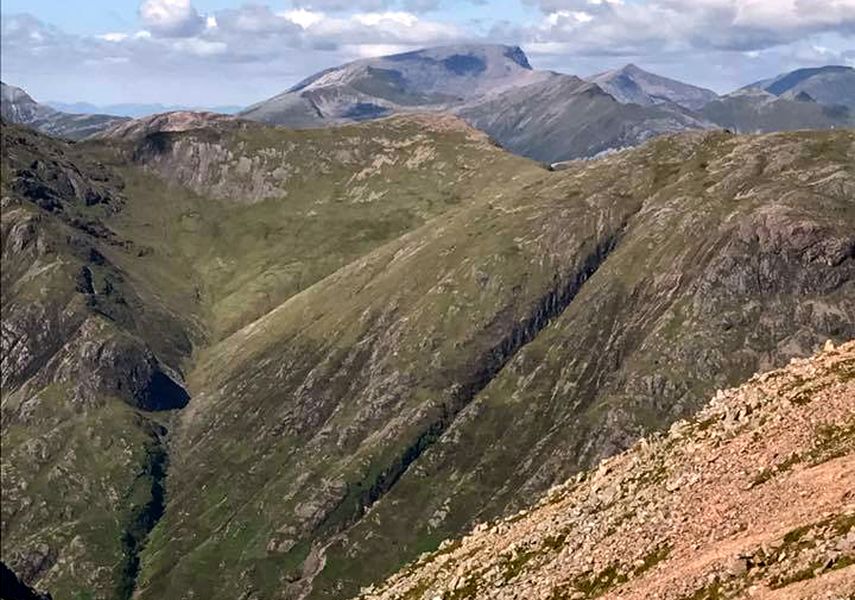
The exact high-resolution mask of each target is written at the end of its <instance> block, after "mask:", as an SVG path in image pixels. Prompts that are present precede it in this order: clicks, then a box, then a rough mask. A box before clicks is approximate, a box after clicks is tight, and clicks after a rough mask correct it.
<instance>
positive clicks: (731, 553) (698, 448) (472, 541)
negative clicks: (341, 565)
mask: <svg viewBox="0 0 855 600" xmlns="http://www.w3.org/2000/svg"><path fill="white" fill-rule="evenodd" d="M853 426H855V342H849V343H847V344H844V345H842V346H840V347H839V348H835V346H834V344H833V343H831V342H829V343H828V344H826V345H825V348H824V350H823V351H822V352H821V353H819V354H817V355H815V356H813V357H811V358H808V359H794V360H792V361H791V362H790V364H789V365H788V366H786V367H785V368H783V369H779V370H776V371H769V372H766V373H763V374H758V375H754V376H753V377H752V378H751V379H750V380H749V381H748V382H747V383H745V384H743V385H742V386H740V387H737V388H729V389H725V390H718V391H717V392H716V394H715V396H714V397H713V398H712V399H711V400H710V402H709V403H708V404H707V405H706V406H705V407H704V408H703V409H702V410H700V411H699V412H698V413H697V414H696V415H695V416H694V417H693V418H691V419H689V420H681V421H677V422H675V423H674V424H673V425H671V427H670V429H669V430H668V432H667V433H664V434H658V435H654V436H651V437H646V438H643V439H642V440H640V441H639V442H638V443H636V444H635V445H634V446H633V447H632V448H630V449H629V450H628V451H626V452H624V453H622V454H620V455H618V456H615V457H613V458H610V459H607V460H604V461H603V462H602V463H600V465H599V466H598V467H597V468H596V469H592V470H590V471H587V472H584V473H580V474H579V475H577V476H576V477H574V478H573V479H570V480H569V481H567V482H565V483H563V484H560V485H557V486H555V487H553V488H551V489H550V490H549V492H548V493H546V494H545V495H544V496H543V497H542V498H541V499H540V500H539V501H538V502H537V503H536V505H535V506H534V507H532V508H529V509H525V510H522V511H519V512H517V513H515V514H513V515H510V516H507V517H505V518H502V519H498V520H495V521H491V522H483V523H480V524H478V525H477V526H475V527H474V529H473V530H472V531H471V532H470V533H469V535H467V536H466V537H462V538H459V539H455V540H447V541H444V542H443V543H441V544H440V546H439V548H438V549H437V550H436V551H435V552H431V553H426V554H424V555H422V556H421V557H419V559H418V560H416V561H415V562H413V563H411V564H410V565H408V566H407V567H405V568H404V569H403V570H401V571H400V572H399V573H398V574H396V575H395V576H393V577H391V578H390V579H389V580H388V581H387V582H385V583H384V584H381V585H378V586H371V587H368V588H366V589H363V591H362V593H361V594H360V595H359V598H360V599H361V600H400V599H404V598H406V599H412V600H417V599H452V598H453V599H460V600H462V599H465V598H471V599H478V598H496V599H499V598H507V599H512V598H514V599H515V598H532V599H551V600H559V599H573V600H582V599H585V598H603V599H606V598H615V599H617V598H621V599H626V600H629V599H638V600H643V599H647V598H659V599H662V600H670V599H674V600H689V599H702V598H703V599H713V598H715V599H724V598H778V599H783V598H792V599H796V598H802V599H805V600H808V599H812V600H819V599H822V598H825V599H829V600H830V599H837V600H843V599H844V598H852V597H853V596H855V488H853V485H852V484H853V482H855V443H853V442H855V438H853Z"/></svg>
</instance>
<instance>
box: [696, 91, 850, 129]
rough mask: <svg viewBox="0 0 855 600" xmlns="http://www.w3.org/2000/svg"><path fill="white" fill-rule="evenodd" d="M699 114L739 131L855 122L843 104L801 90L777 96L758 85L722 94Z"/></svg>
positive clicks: (824, 126) (822, 126)
mask: <svg viewBox="0 0 855 600" xmlns="http://www.w3.org/2000/svg"><path fill="white" fill-rule="evenodd" d="M700 114H701V115H703V116H704V117H705V118H706V119H709V120H710V121H712V122H714V123H716V124H718V125H720V126H721V127H727V128H729V129H732V130H734V131H737V132H741V133H758V132H769V131H794V130H798V129H835V128H841V127H853V126H855V112H853V111H852V110H850V109H849V108H847V107H846V106H842V105H834V106H829V105H824V104H820V103H818V102H816V101H814V99H813V98H812V97H810V96H808V95H804V94H800V95H798V96H796V97H793V98H790V97H787V96H782V97H779V96H776V95H775V94H772V93H770V92H766V91H764V90H761V89H757V88H752V89H747V90H742V91H739V92H735V93H733V94H729V95H727V96H722V97H721V98H719V99H718V100H714V101H712V102H710V103H709V104H707V105H706V106H705V107H704V108H703V109H702V110H701V111H700Z"/></svg>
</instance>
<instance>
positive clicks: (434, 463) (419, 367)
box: [140, 133, 855, 598]
mask: <svg viewBox="0 0 855 600" xmlns="http://www.w3.org/2000/svg"><path fill="white" fill-rule="evenodd" d="M852 145H853V137H852V135H851V134H849V133H826V134H799V135H791V136H785V135H779V136H769V137H760V138H740V137H735V136H729V135H727V134H724V133H714V134H694V135H689V136H681V137H675V138H667V139H662V140H658V141H656V142H654V143H652V144H650V145H648V146H645V147H644V148H642V149H639V150H637V151H633V152H627V153H621V154H620V155H617V156H615V157H610V158H608V159H605V160H602V161H595V162H591V163H577V164H574V165H571V166H570V168H568V169H567V170H565V171H561V172H558V173H550V172H547V171H544V170H542V169H538V168H536V167H535V166H533V165H529V166H527V167H524V168H523V169H522V170H519V171H517V173H516V176H515V178H511V179H509V180H508V179H506V180H504V181H496V182H494V183H492V184H491V183H485V184H482V185H481V186H480V187H479V188H478V192H477V193H475V194H473V196H472V197H471V199H470V200H469V201H468V202H467V203H466V204H463V205H461V206H460V207H459V208H458V209H455V210H452V211H449V212H448V213H446V214H443V215H441V216H439V217H437V218H436V219H434V220H433V221H431V222H429V223H427V224H426V225H425V226H423V227H422V228H420V229H417V230H414V231H412V232H411V233H409V234H407V235H405V236H403V237H401V238H399V239H398V240H395V241H394V242H391V243H389V244H387V245H384V246H382V247H379V248H378V249H376V250H375V251H373V252H371V253H370V254H367V255H365V256H364V257H363V258H361V259H359V260H356V261H354V262H352V263H351V264H349V265H347V266H345V267H344V268H342V269H340V270H339V271H337V272H336V273H334V274H333V275H331V276H329V277H327V278H325V279H323V280H321V281H319V282H318V283H317V284H315V285H313V286H311V287H310V288H307V289H305V290H304V291H303V292H300V293H299V294H296V295H294V296H292V297H291V299H290V300H288V301H287V302H285V303H284V304H282V305H281V306H279V307H278V308H276V309H274V310H273V311H271V312H270V313H268V314H267V315H265V316H264V317H262V318H261V319H259V320H258V321H256V322H254V323H252V324H250V325H248V326H247V327H244V328H243V329H240V330H238V331H237V332H236V333H235V334H233V335H231V336H229V337H228V338H225V339H223V340H222V341H221V342H220V343H218V344H216V345H215V346H213V347H212V348H210V349H209V350H207V351H205V352H204V353H203V354H202V355H201V356H200V361H199V363H198V367H197V368H196V369H195V370H194V373H193V374H192V376H191V377H190V388H191V390H192V392H193V398H194V400H193V402H192V403H191V405H190V406H189V407H188V409H187V410H186V411H185V413H184V414H183V416H182V419H181V425H180V430H179V431H178V432H177V433H176V436H177V437H176V438H175V448H174V449H175V451H174V454H173V457H174V458H173V460H172V463H171V470H170V479H169V486H168V487H169V489H170V490H172V495H171V496H170V500H169V502H168V504H167V509H166V512H165V514H164V518H163V519H162V520H161V521H160V522H159V523H158V526H157V527H156V528H155V530H154V532H153V535H152V537H151V539H150V541H149V544H148V546H147V547H146V549H145V551H144V557H143V571H142V577H141V579H140V585H141V590H140V597H141V598H170V597H179V596H180V595H181V594H182V593H183V590H187V589H192V590H194V591H195V593H197V594H199V595H203V596H206V597H212V598H219V597H222V598H231V597H240V596H241V595H244V594H246V595H249V596H250V597H252V596H258V597H277V596H278V597H284V598H297V597H312V598H340V597H342V596H343V595H345V594H347V593H353V592H355V591H356V590H357V589H358V587H359V586H360V585H364V584H367V583H370V582H371V581H372V580H374V579H376V578H377V577H379V576H380V575H382V574H384V573H388V572H390V571H391V570H393V569H394V568H396V566H398V565H400V564H401V562H403V561H405V560H407V559H408V558H410V557H414V556H416V555H418V554H419V553H420V552H423V551H426V550H430V549H432V548H434V547H435V546H436V544H438V543H439V541H440V540H441V539H443V538H445V537H447V536H448V535H451V534H454V533H455V532H459V531H462V530H465V528H467V527H468V526H470V524H471V523H472V522H473V521H474V520H475V519H479V518H489V517H492V516H497V515H501V514H504V513H506V512H507V511H512V510H515V509H516V508H519V507H520V506H522V505H524V504H525V503H526V501H527V499H528V498H531V497H532V495H533V494H536V493H537V492H538V491H539V490H542V489H545V488H547V487H549V486H550V485H551V484H552V483H554V482H556V481H561V480H563V479H564V478H566V477H567V476H568V475H570V474H572V473H573V472H575V471H577V470H578V469H581V468H584V467H586V466H588V465H591V464H593V463H595V462H596V461H597V460H599V459H600V458H602V457H603V456H607V455H609V454H612V453H614V452H616V451H619V450H621V449H623V448H625V447H626V446H627V445H628V444H629V443H631V441H632V440H633V439H635V438H636V437H637V436H638V435H640V434H641V433H643V432H644V431H648V430H651V429H655V428H658V427H661V426H663V425H666V424H667V423H669V422H671V421H672V420H674V419H677V418H679V417H681V416H685V415H688V414H691V412H692V411H693V410H694V409H696V408H697V407H698V406H699V405H700V403H701V402H702V400H703V398H704V397H705V396H706V394H707V393H709V392H710V391H711V390H714V389H715V388H716V387H720V386H722V385H726V384H728V383H732V382H735V381H738V380H739V379H740V378H742V377H744V376H745V375H746V374H750V373H751V372H753V371H754V370H756V369H757V368H758V367H760V366H762V365H769V364H776V363H781V362H783V361H785V360H786V359H788V358H790V357H792V356H796V355H799V354H802V353H804V352H808V351H810V349H811V348H813V347H815V346H816V345H817V344H818V343H819V342H820V340H822V339H824V338H825V337H834V338H836V339H840V338H850V337H855V331H853V328H852V323H853V322H855V319H853V315H855V306H853V298H855V293H853V279H855V261H853V256H852V248H853V246H855V239H853V235H852V228H851V223H852V222H853V219H855V215H853V213H852V210H853V207H852V205H851V202H850V201H849V199H850V198H851V190H852V186H853V181H852V176H853V174H852V169H851V164H852V160H851V158H852V151H853V150H852ZM628 174H629V175H628ZM248 440H251V442H249V441H248ZM215 566H216V567H215Z"/></svg>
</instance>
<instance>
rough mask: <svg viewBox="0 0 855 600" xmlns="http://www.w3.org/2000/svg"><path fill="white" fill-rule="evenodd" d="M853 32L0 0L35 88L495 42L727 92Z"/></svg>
mask: <svg viewBox="0 0 855 600" xmlns="http://www.w3.org/2000/svg"><path fill="white" fill-rule="evenodd" d="M853 36H855V0H253V1H252V2H249V3H244V2H241V1H239V0H85V2H84V1H79V2H68V1H58V0H3V2H2V39H0V43H2V54H0V71H2V78H3V80H4V81H5V82H7V83H11V84H14V85H19V86H21V87H23V88H25V89H26V90H27V91H29V92H30V93H31V94H32V95H33V96H34V97H36V98H37V99H40V100H56V101H66V102H72V101H87V102H91V103H95V104H110V103H119V102H161V103H165V104H187V105H196V106H217V105H224V104H238V105H245V104H249V103H252V102H255V101H258V100H260V99H263V98H266V97H268V96H270V95H272V94H275V93H277V92H279V91H281V90H283V89H285V88H287V87H289V86H290V85H291V84H293V83H294V82H296V81H298V80H299V79H302V78H303V77H305V76H307V75H310V74H311V73H313V72H315V71H317V70H320V69H322V68H326V67H329V66H333V65H336V64H340V63H342V62H345V61H348V60H353V59H356V58H361V57H366V56H375V55H380V54H385V53H391V52H396V51H406V50H411V49H415V48H420V47H425V46H431V45H442V44H450V43H460V42H476V43H480V42H496V43H508V44H517V45H520V46H521V47H522V48H523V50H525V51H526V53H527V54H528V55H529V59H530V61H531V63H532V64H533V65H534V66H535V67H536V68H548V69H554V70H558V71H563V72H568V73H574V74H577V75H581V76H586V75H590V74H593V73H596V72H599V71H603V70H607V69H611V68H616V67H619V66H622V65H623V64H626V63H628V62H633V63H635V64H638V65H639V66H641V67H643V68H646V69H648V70H651V71H654V72H657V73H660V74H662V75H666V76H671V77H675V78H678V79H681V80H684V81H688V82H690V83H695V84H698V85H703V86H707V87H710V88H712V89H714V90H716V91H718V92H727V91H731V90H733V89H735V88H737V87H739V86H742V85H745V84H748V83H750V82H753V81H756V80H758V79H762V78H766V77H770V76H774V75H776V74H778V73H780V72H784V71H788V70H792V69H794V68H798V67H802V66H815V65H821V64H849V65H855V37H853Z"/></svg>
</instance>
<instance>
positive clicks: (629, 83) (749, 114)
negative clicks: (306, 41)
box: [4, 44, 855, 163]
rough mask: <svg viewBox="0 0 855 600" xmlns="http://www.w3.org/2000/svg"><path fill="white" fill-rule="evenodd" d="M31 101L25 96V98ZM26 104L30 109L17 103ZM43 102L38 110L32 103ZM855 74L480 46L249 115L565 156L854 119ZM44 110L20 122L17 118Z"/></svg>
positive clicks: (319, 82)
mask: <svg viewBox="0 0 855 600" xmlns="http://www.w3.org/2000/svg"><path fill="white" fill-rule="evenodd" d="M6 89H9V90H10V92H9V93H7V92H5V91H4V94H5V96H4V97H8V98H7V99H6V100H5V101H4V104H7V105H9V106H10V109H9V110H7V111H6V114H7V116H6V117H5V118H6V119H7V120H10V121H15V122H19V123H24V124H32V125H34V126H36V127H37V128H40V129H41V130H42V131H44V132H47V133H51V134H57V135H65V136H66V137H71V138H74V139H80V138H81V137H85V136H86V135H90V134H92V133H95V132H98V131H103V130H104V129H107V128H109V127H110V126H112V125H114V124H115V121H113V120H111V119H110V118H108V117H107V116H106V115H103V114H102V115H91V116H82V115H80V114H66V113H65V112H62V111H71V112H72V113H91V112H93V111H95V110H97V108H96V107H93V106H91V105H81V104H68V105H56V104H54V106H56V107H57V108H59V109H61V111H59V112H57V110H56V108H51V107H47V106H42V105H37V104H36V103H34V102H33V101H32V99H31V98H29V97H28V96H27V97H26V98H24V97H23V96H21V94H23V92H21V91H20V90H18V91H17V92H16V95H17V96H16V97H17V98H19V99H18V100H15V99H13V98H12V96H11V95H10V94H11V90H12V89H13V88H11V87H9V86H6V87H4V90H6ZM24 96H25V94H24ZM18 104H22V105H23V104H25V105H26V106H27V107H28V108H24V107H23V106H22V107H21V108H15V109H12V108H11V107H15V106H17V105H18ZM35 106H38V107H39V108H38V109H35V108H34V107H35ZM161 109H170V110H173V109H175V110H180V111H186V109H185V108H184V107H163V106H159V105H139V106H138V105H124V106H114V107H105V108H104V111H105V112H106V113H108V114H116V113H124V114H126V115H128V116H143V115H145V114H146V113H152V112H162V110H161ZM854 111H855V69H852V68H851V67H844V66H828V67H820V68H812V69H800V70H797V71H793V72H791V73H787V74H783V75H780V76H778V77H775V78H773V79H769V80H764V81H760V82H757V83H754V84H752V85H750V86H747V87H746V88H743V89H740V90H737V91H735V92H733V93H731V94H728V95H725V96H719V95H717V94H716V93H715V92H713V91H711V90H708V89H704V88H700V87H696V86H692V85H689V84H686V83H682V82H679V81H675V80H673V79H668V78H665V77H661V76H658V75H655V74H653V73H649V72H647V71H644V70H643V69H641V68H639V67H637V66H635V65H627V66H625V67H623V68H621V69H617V70H614V71H609V72H606V73H601V74H598V75H594V76H592V77H590V78H587V79H582V78H579V77H575V76H573V75H566V74H562V73H555V72H552V71H541V70H536V69H533V68H532V67H531V64H530V63H529V61H528V58H527V57H526V55H525V53H524V52H523V51H522V50H521V49H520V48H518V47H515V46H503V45H489V44H473V45H457V46H444V47H437V48H428V49H425V50H419V51H414V52H407V53H404V54H396V55H391V56H384V57H379V58H369V59H362V60H358V61H355V62H352V63H348V64H345V65H342V66H340V67H335V68H331V69H327V70H325V71H322V72H320V73H317V74H315V75H313V76H311V77H309V78H307V79H306V80H304V81H302V82H300V83H298V84H297V85H295V86H293V87H291V88H289V89H288V90H285V91H284V92H282V93H281V94H278V95H276V96H274V97H272V98H270V99H268V100H264V101H262V102H259V103H257V104H255V105H253V106H250V107H248V108H246V109H244V110H242V111H237V110H236V109H235V108H234V107H223V108H221V109H219V110H216V109H214V110H212V111H209V112H228V113H232V112H235V113H237V115H238V116H239V117H240V118H244V119H249V120H255V121H260V122H264V123H268V124H274V125H284V126H287V127H291V128H300V129H303V128H318V127H328V126H332V125H341V124H345V123H355V122H360V121H365V120H371V119H377V118H383V117H387V116H390V115H394V114H407V113H414V112H443V113H450V114H455V115H458V116H460V117H462V118H464V119H465V120H466V121H467V122H468V123H470V124H471V125H473V126H475V127H476V128H478V129H481V130H482V131H484V132H485V133H487V134H488V135H490V136H491V137H492V138H493V139H494V140H496V141H497V142H498V143H500V144H501V145H502V146H503V147H505V148H507V149H508V150H511V151H512V152H515V153H517V154H520V155H522V156H526V157H529V158H534V159H535V160H539V161H543V162H547V163H557V162H562V161H567V160H572V159H578V158H590V157H592V156H596V155H598V154H600V153H603V152H610V151H615V150H621V149H623V148H627V147H633V146H637V145H639V144H641V143H643V142H645V141H647V140H649V139H651V138H653V137H655V136H657V135H661V134H664V133H674V132H678V131H688V130H703V129H714V128H728V129H731V130H733V131H737V132H755V133H756V132H772V131H790V130H797V129H830V128H837V127H852V126H853V125H855V112H854ZM21 114H23V115H36V114H37V115H38V116H28V117H25V118H23V119H22V118H21V117H19V116H17V115H21Z"/></svg>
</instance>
